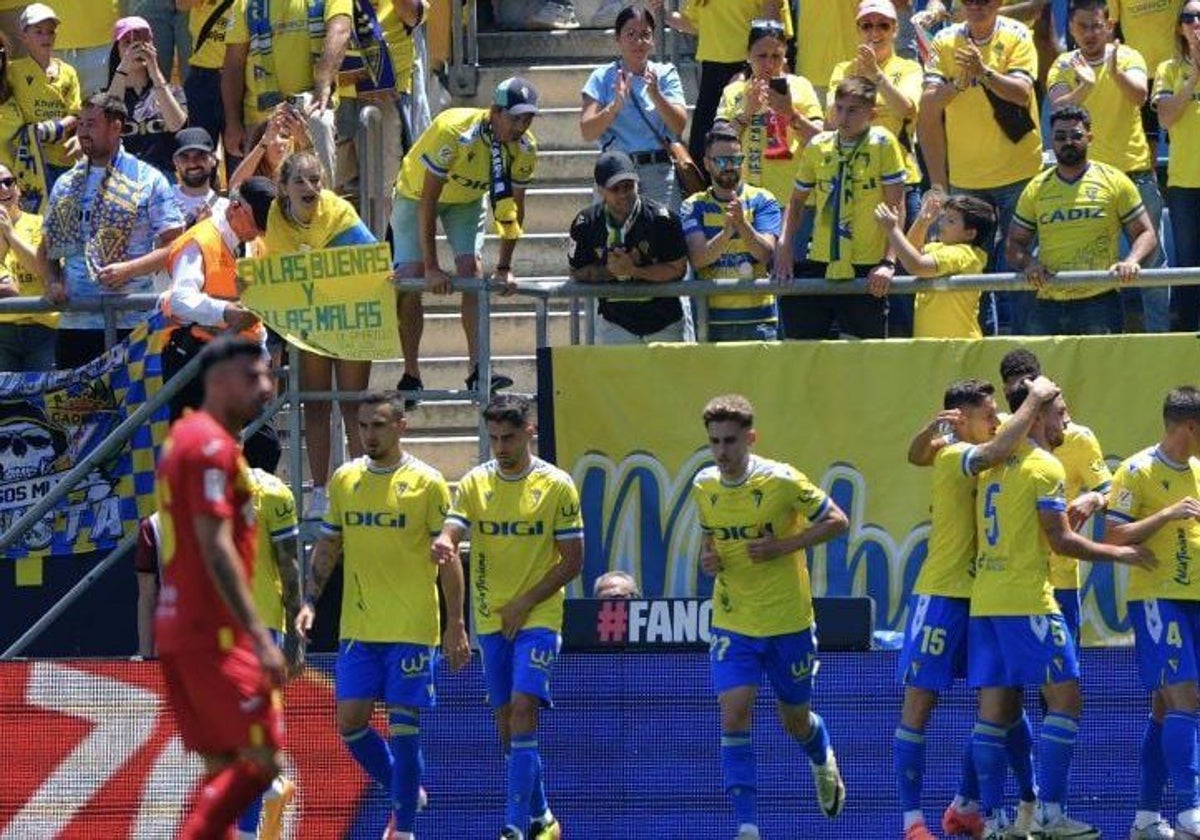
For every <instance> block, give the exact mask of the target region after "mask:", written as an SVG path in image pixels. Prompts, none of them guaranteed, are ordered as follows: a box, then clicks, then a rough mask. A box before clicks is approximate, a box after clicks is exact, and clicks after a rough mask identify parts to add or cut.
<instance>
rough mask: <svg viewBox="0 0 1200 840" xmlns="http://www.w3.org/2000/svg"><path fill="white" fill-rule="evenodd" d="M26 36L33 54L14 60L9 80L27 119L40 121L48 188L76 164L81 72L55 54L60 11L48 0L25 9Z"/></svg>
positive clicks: (23, 25) (37, 127)
mask: <svg viewBox="0 0 1200 840" xmlns="http://www.w3.org/2000/svg"><path fill="white" fill-rule="evenodd" d="M20 24H21V42H22V43H23V44H24V45H25V50H26V51H27V52H28V55H26V56H24V57H22V58H16V59H12V60H11V61H10V62H9V64H8V83H9V85H11V86H12V93H13V98H14V99H15V100H16V102H17V106H18V107H19V108H20V109H21V115H22V116H23V117H24V118H25V120H26V121H27V122H30V123H33V124H34V129H35V131H36V133H37V139H38V140H39V141H40V142H41V143H42V146H43V148H44V150H45V156H46V189H50V188H51V187H52V186H53V185H54V182H55V181H56V180H58V177H59V176H60V175H62V173H63V172H65V171H66V170H67V169H69V168H70V166H71V163H72V160H71V155H70V153H69V152H68V150H67V141H68V140H69V139H70V138H71V135H72V134H74V132H75V124H76V115H77V114H78V113H79V106H80V92H79V76H78V75H77V74H76V73H75V68H74V67H72V66H71V65H70V64H68V63H67V62H65V61H63V60H62V59H60V58H57V57H55V55H54V42H55V39H56V38H57V36H58V24H59V19H58V15H57V14H55V13H54V10H53V9H52V8H50V7H49V6H47V5H46V4H45V3H30V4H29V5H28V6H26V7H25V11H23V12H21V21H20Z"/></svg>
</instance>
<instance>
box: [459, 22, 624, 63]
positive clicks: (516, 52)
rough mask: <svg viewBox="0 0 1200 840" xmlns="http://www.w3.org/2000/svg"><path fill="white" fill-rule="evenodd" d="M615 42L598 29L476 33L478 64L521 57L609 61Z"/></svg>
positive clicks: (550, 59)
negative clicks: (477, 35)
mask: <svg viewBox="0 0 1200 840" xmlns="http://www.w3.org/2000/svg"><path fill="white" fill-rule="evenodd" d="M615 47H616V44H615V43H614V42H613V37H612V35H611V34H609V33H607V32H605V31H604V30H602V29H576V30H574V31H568V32H480V33H479V63H480V64H481V65H504V64H508V65H512V64H513V62H519V61H520V60H521V58H522V57H524V58H527V59H532V58H534V57H536V60H537V61H539V62H545V61H555V60H561V61H567V62H571V63H584V62H588V61H595V62H596V63H598V64H599V63H601V62H604V61H612V59H613V57H614V55H615V53H616V49H615Z"/></svg>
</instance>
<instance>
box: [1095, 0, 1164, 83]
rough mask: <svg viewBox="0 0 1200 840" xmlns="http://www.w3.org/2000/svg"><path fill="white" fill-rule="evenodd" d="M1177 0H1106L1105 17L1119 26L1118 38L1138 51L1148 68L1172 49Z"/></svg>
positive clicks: (1155, 64) (1156, 65) (1156, 63)
mask: <svg viewBox="0 0 1200 840" xmlns="http://www.w3.org/2000/svg"><path fill="white" fill-rule="evenodd" d="M1181 5H1182V4H1181V3H1180V2H1179V0H1108V16H1109V18H1110V19H1111V20H1112V22H1113V23H1119V24H1120V25H1121V40H1122V41H1124V42H1125V43H1126V44H1128V45H1129V46H1131V47H1133V48H1134V49H1135V50H1137V51H1138V52H1140V53H1141V54H1142V56H1143V57H1145V59H1146V66H1147V67H1149V68H1150V69H1151V70H1153V69H1154V68H1156V67H1158V65H1159V64H1161V63H1162V62H1164V61H1166V60H1167V59H1169V58H1170V57H1171V52H1172V50H1173V49H1174V48H1175V33H1176V31H1177V30H1176V26H1177V25H1178V15H1179V9H1180V7H1181Z"/></svg>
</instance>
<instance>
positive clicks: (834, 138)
mask: <svg viewBox="0 0 1200 840" xmlns="http://www.w3.org/2000/svg"><path fill="white" fill-rule="evenodd" d="M905 177H906V175H905V168H904V149H902V148H900V144H899V143H898V142H897V141H896V137H895V135H893V134H892V133H891V132H890V131H888V130H887V129H886V128H880V127H879V126H871V127H870V128H869V129H868V130H867V132H866V133H865V134H864V135H863V136H862V137H861V138H859V139H858V140H857V141H855V142H854V144H853V145H850V146H847V145H845V144H842V143H841V142H840V141H839V140H838V133H837V132H836V131H823V132H821V133H820V134H818V135H817V136H816V137H814V138H813V139H812V141H811V142H810V143H809V144H808V145H807V146H805V148H804V152H803V153H802V154H801V155H800V167H799V169H798V170H797V171H796V189H798V190H805V191H807V192H809V194H810V195H809V198H810V200H811V201H812V202H813V203H814V204H815V205H816V213H817V218H816V222H815V223H814V226H813V236H812V250H811V257H812V259H814V260H816V261H817V262H823V263H828V264H829V269H828V271H827V272H826V275H825V276H826V277H828V278H829V279H830V280H848V279H851V278H853V276H854V271H853V269H852V268H851V266H853V265H873V264H875V263H877V262H879V260H880V259H882V257H883V255H884V253H885V252H886V251H887V234H886V233H885V232H884V230H883V228H881V227H880V226H879V225H878V223H876V221H875V207H876V206H877V205H878V204H879V202H881V201H883V188H884V187H885V186H887V185H889V184H900V185H902V184H903V183H904V179H905ZM835 184H839V185H840V189H837V190H835V189H834V186H835Z"/></svg>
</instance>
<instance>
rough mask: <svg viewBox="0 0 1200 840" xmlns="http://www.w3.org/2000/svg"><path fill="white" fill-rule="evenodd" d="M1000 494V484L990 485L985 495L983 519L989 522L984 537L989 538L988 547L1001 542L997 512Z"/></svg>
mask: <svg viewBox="0 0 1200 840" xmlns="http://www.w3.org/2000/svg"><path fill="white" fill-rule="evenodd" d="M999 494H1000V485H999V484H989V485H988V486H987V490H985V491H984V494H983V518H984V519H986V520H987V521H988V526H987V530H986V531H984V533H983V535H984V537H986V538H987V542H988V545H995V544H996V543H997V542H999V541H1000V519H999V517H998V516H997V513H998V511H997V510H996V496H998V495H999Z"/></svg>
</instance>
